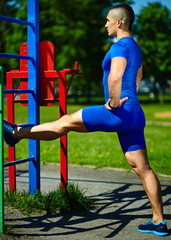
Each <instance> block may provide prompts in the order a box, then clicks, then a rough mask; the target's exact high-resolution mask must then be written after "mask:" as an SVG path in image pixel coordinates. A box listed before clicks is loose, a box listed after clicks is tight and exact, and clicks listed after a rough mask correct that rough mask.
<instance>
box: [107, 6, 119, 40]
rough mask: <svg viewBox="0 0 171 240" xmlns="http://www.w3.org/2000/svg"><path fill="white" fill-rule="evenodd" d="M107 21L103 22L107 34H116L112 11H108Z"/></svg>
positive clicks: (115, 23) (115, 22)
mask: <svg viewBox="0 0 171 240" xmlns="http://www.w3.org/2000/svg"><path fill="white" fill-rule="evenodd" d="M106 19H107V21H106V24H105V27H106V29H107V31H108V35H109V36H116V32H117V20H115V19H114V17H113V11H111V10H110V11H109V13H108V15H107V17H106Z"/></svg>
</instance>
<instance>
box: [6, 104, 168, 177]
mask: <svg viewBox="0 0 171 240" xmlns="http://www.w3.org/2000/svg"><path fill="white" fill-rule="evenodd" d="M16 106H17V107H16V122H17V123H27V108H26V107H23V106H21V105H20V104H17V105H16ZM82 107H83V106H81V105H80V106H79V105H68V113H72V112H74V111H76V110H78V109H80V108H82ZM142 107H143V109H144V112H145V115H146V118H147V121H169V122H171V119H160V118H156V117H155V116H154V114H155V113H160V112H166V111H171V107H170V104H163V105H160V104H146V105H142ZM58 112H59V108H58V105H54V106H51V107H41V122H47V121H52V120H55V119H58V118H59V114H58ZM145 136H146V142H147V149H148V156H149V160H150V164H151V167H152V168H153V169H154V170H155V171H156V172H157V173H161V174H169V175H171V168H170V156H171V148H170V136H171V127H164V126H147V127H146V129H145ZM16 156H17V159H20V158H24V157H26V156H27V140H22V141H21V142H20V143H19V144H18V145H17V147H16ZM68 157H69V163H70V164H72V163H74V164H75V163H76V164H81V165H94V166H97V167H114V168H124V169H128V170H129V169H131V168H130V167H129V166H128V164H127V163H126V161H125V159H124V156H123V154H122V151H121V148H120V145H119V142H118V139H117V135H116V134H115V133H103V132H98V133H97V132H96V133H86V134H83V133H74V132H71V133H69V134H68ZM5 159H7V147H6V146H5ZM41 162H56V163H58V162H59V140H55V141H51V142H45V141H41Z"/></svg>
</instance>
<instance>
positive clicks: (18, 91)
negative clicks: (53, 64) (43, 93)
mask: <svg viewBox="0 0 171 240" xmlns="http://www.w3.org/2000/svg"><path fill="white" fill-rule="evenodd" d="M4 93H6V94H9V93H18V94H20V93H34V91H33V90H31V89H10V90H4Z"/></svg>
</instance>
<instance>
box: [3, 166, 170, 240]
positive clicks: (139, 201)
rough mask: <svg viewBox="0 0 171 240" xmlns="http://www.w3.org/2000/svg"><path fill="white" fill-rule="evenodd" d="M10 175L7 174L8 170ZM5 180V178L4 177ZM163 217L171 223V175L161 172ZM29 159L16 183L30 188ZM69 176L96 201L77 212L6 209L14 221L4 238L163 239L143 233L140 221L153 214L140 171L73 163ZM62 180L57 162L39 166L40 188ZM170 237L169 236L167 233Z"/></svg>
mask: <svg viewBox="0 0 171 240" xmlns="http://www.w3.org/2000/svg"><path fill="white" fill-rule="evenodd" d="M5 176H6V175H5ZM6 180H7V179H6ZM160 180H161V185H162V195H163V201H164V211H165V219H166V221H167V222H168V227H169V228H171V206H170V205H171V178H170V179H169V178H163V177H160ZM27 181H28V179H27V171H26V165H20V166H17V183H18V189H26V190H27V188H28V184H27ZM69 181H75V182H77V183H78V184H79V186H80V188H85V189H86V195H87V196H89V197H91V198H92V199H95V200H96V201H97V203H98V207H97V208H95V209H93V210H91V211H88V212H80V213H76V214H74V215H73V214H71V213H69V214H64V215H60V214H55V215H51V216H47V215H40V214H36V215H34V216H23V215H22V214H20V213H18V212H15V211H14V212H11V211H9V210H8V211H6V215H5V223H6V224H8V225H9V224H11V225H13V231H12V233H11V235H9V236H7V235H4V236H0V239H3V240H4V239H5V240H8V239H10V240H11V239H13V240H14V239H15V240H16V239H20V240H22V239H31V240H34V239H36V240H38V239H40V240H45V239H46V240H54V239H56V240H102V239H116V240H124V239H125V240H138V239H141V240H150V239H155V240H156V239H162V237H157V236H155V235H153V234H145V233H140V232H138V231H137V230H136V228H137V225H139V224H141V223H145V222H147V221H148V220H149V219H150V218H151V210H150V206H149V202H148V199H147V197H146V196H145V194H144V191H143V189H142V185H141V183H140V181H139V179H138V177H137V176H136V175H135V174H134V173H132V172H126V171H118V170H115V169H107V168H104V169H96V168H92V167H80V166H73V165H71V166H69ZM58 184H59V165H55V164H47V165H42V166H41V190H42V191H43V192H49V191H52V190H54V189H55V188H56V186H58ZM5 237H6V238H5ZM165 239H166V240H167V239H171V236H167V237H165Z"/></svg>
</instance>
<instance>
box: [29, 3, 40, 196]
mask: <svg viewBox="0 0 171 240" xmlns="http://www.w3.org/2000/svg"><path fill="white" fill-rule="evenodd" d="M27 16H28V21H29V22H32V23H33V26H32V27H31V26H28V55H29V56H31V57H33V59H34V61H28V88H29V89H32V90H33V91H34V94H29V100H28V103H29V104H28V122H29V123H30V124H35V125H37V124H39V115H40V114H39V92H40V91H39V89H40V86H39V85H40V81H39V78H40V76H39V75H40V73H39V71H40V69H39V0H28V13H27ZM29 157H34V158H35V161H34V162H29V193H30V194H34V193H35V192H36V191H37V190H39V189H40V142H39V141H36V140H29Z"/></svg>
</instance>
